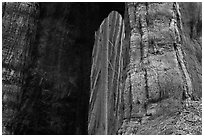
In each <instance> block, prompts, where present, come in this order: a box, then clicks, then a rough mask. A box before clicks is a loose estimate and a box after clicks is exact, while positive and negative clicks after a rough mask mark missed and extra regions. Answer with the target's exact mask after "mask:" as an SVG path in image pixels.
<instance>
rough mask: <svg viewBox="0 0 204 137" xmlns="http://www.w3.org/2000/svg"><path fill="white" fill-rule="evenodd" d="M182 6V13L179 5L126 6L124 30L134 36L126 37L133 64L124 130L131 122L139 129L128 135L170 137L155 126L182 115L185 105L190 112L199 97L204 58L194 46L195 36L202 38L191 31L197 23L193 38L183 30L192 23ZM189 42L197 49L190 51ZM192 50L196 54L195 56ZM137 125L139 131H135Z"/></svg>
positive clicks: (125, 93) (128, 87) (126, 91)
mask: <svg viewBox="0 0 204 137" xmlns="http://www.w3.org/2000/svg"><path fill="white" fill-rule="evenodd" d="M198 5H199V4H198ZM198 5H194V6H195V7H196V6H197V7H199V6H198ZM181 6H182V8H183V9H182V8H181V7H180V4H179V3H176V2H175V3H140V2H138V3H127V13H128V18H126V20H128V21H129V22H128V23H129V29H127V28H126V30H130V31H128V32H127V34H126V36H129V37H130V38H129V39H130V40H129V45H130V46H129V47H130V48H129V58H130V62H129V64H128V68H127V75H128V77H127V79H126V82H125V90H124V112H125V114H124V121H123V126H122V127H125V125H126V124H127V123H129V125H131V124H132V123H131V122H133V121H135V122H136V124H135V129H132V130H131V131H127V132H126V133H124V134H166V133H164V132H163V131H160V130H159V129H158V128H157V127H158V126H155V125H153V123H154V122H155V123H159V122H158V121H157V120H159V121H162V120H163V122H164V123H165V122H166V121H165V120H167V121H168V118H167V117H169V116H172V115H176V114H177V113H180V111H181V109H182V104H183V102H185V103H186V106H188V103H189V101H191V100H195V99H198V98H199V96H200V95H201V90H200V86H202V85H201V82H200V81H201V70H200V69H201V62H200V63H199V59H201V58H200V56H199V55H201V53H198V55H197V56H199V57H197V58H196V55H195V54H196V53H195V51H197V50H196V49H199V48H201V47H200V46H199V44H198V43H199V40H192V39H191V40H190V37H191V35H192V36H197V38H198V39H199V38H200V37H199V36H200V34H199V33H198V32H196V31H197V30H196V31H193V30H195V26H196V25H195V24H196V23H197V24H199V20H198V21H196V23H195V24H192V28H191V29H189V30H192V33H193V34H189V33H188V31H186V30H188V28H187V26H185V24H186V22H190V21H188V20H185V16H187V15H188V14H189V13H185V12H186V9H184V8H186V5H185V4H183V5H182V4H181ZM195 14H196V15H194V14H193V16H199V15H200V13H199V12H197V13H195ZM197 14H199V15H197ZM183 24H184V27H186V28H185V29H184V28H183ZM127 26H128V25H127ZM187 33H188V34H187ZM127 39H128V38H127ZM187 41H191V43H195V44H192V45H189V44H188V43H187ZM188 48H192V49H194V50H192V51H193V52H192V53H193V55H190V54H191V53H190V52H189V49H188ZM197 52H199V50H198V51H197ZM189 56H190V57H189ZM192 56H194V57H192ZM190 64H191V66H190ZM197 86H198V87H197ZM148 119H151V120H153V119H155V121H153V123H150V124H149V126H150V127H149V128H145V124H144V123H145V122H147V121H148ZM138 123H139V125H140V126H139V127H137V126H136V125H137V124H138ZM143 124H144V125H143ZM141 125H142V126H141ZM126 126H127V125H126ZM146 126H148V124H147V125H146ZM154 127H155V128H154ZM156 128H157V129H156ZM147 129H148V130H147ZM168 130H172V129H168ZM172 132H173V131H172ZM172 132H171V133H172ZM118 133H120V130H119V131H118ZM120 134H121V133H120Z"/></svg>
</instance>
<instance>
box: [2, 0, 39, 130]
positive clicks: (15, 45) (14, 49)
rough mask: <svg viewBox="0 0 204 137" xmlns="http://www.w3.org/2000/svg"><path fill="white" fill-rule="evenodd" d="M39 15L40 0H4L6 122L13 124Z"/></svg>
mask: <svg viewBox="0 0 204 137" xmlns="http://www.w3.org/2000/svg"><path fill="white" fill-rule="evenodd" d="M37 15H38V9H37V4H36V3H12V2H8V3H3V19H2V21H3V22H2V25H3V27H2V41H3V45H2V68H3V70H2V82H3V83H2V89H3V91H2V94H3V99H2V103H3V126H7V127H9V126H10V125H9V124H10V123H9V121H10V120H11V118H12V117H13V116H14V115H15V113H16V111H17V109H18V105H19V101H20V100H19V97H20V96H19V95H20V94H21V88H22V84H23V82H24V81H23V77H24V75H25V74H24V70H25V69H26V67H27V66H28V62H29V61H30V49H31V47H32V46H33V42H34V41H35V34H36V29H37V25H36V20H37ZM3 129H4V128H3ZM5 132H6V131H5Z"/></svg>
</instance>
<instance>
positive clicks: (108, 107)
mask: <svg viewBox="0 0 204 137" xmlns="http://www.w3.org/2000/svg"><path fill="white" fill-rule="evenodd" d="M123 38H124V22H123V20H122V17H121V15H119V13H117V12H115V11H113V12H111V13H110V14H109V16H108V17H107V18H106V19H105V20H104V21H103V22H102V24H101V26H100V28H99V30H98V31H97V32H96V33H95V44H94V49H93V54H92V58H93V60H92V69H91V92H90V101H89V102H90V106H89V127H88V130H89V134H114V133H115V132H116V130H117V129H118V128H119V126H120V121H121V115H122V107H121V104H122V89H121V84H122V68H123V57H122V52H123Z"/></svg>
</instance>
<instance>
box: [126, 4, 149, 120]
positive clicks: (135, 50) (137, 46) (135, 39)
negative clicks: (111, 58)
mask: <svg viewBox="0 0 204 137" xmlns="http://www.w3.org/2000/svg"><path fill="white" fill-rule="evenodd" d="M127 6H128V16H129V24H130V28H131V31H130V49H129V58H130V63H129V65H128V69H127V70H128V72H127V73H128V77H127V79H126V85H125V90H124V101H125V102H124V105H125V107H124V108H125V110H124V111H125V117H124V118H128V119H129V118H140V117H142V116H143V115H144V114H145V109H144V106H145V102H146V94H147V93H146V92H147V91H146V90H147V89H146V78H145V77H146V71H145V68H144V65H145V64H146V63H148V48H149V47H148V46H149V45H148V29H147V21H146V15H147V7H146V3H128V5H127ZM127 36H128V35H127Z"/></svg>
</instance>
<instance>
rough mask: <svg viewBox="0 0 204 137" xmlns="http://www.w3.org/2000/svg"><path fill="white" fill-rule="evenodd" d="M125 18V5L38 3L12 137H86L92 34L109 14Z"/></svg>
mask: <svg viewBox="0 0 204 137" xmlns="http://www.w3.org/2000/svg"><path fill="white" fill-rule="evenodd" d="M113 10H115V11H118V12H119V13H120V14H121V15H122V16H124V11H125V3H39V11H40V13H39V20H38V25H37V32H36V40H35V43H34V44H33V47H32V48H31V53H30V54H31V56H32V57H31V61H30V62H29V63H28V64H29V65H28V67H27V68H26V69H25V70H24V72H25V78H24V84H23V88H22V94H21V96H20V103H19V106H18V114H17V115H16V116H14V118H13V120H12V121H11V122H10V124H9V125H8V126H7V128H8V129H9V130H10V131H11V132H12V133H14V134H26V135H31V134H36V135H46V134H47V135H48V134H50V135H53V134H55V135H67V134H84V135H85V134H88V131H87V130H88V106H89V90H90V72H91V60H92V49H93V45H94V36H95V35H94V34H95V31H97V30H98V28H99V26H100V24H101V22H102V21H103V20H104V19H105V18H106V17H107V16H108V14H109V13H110V12H111V11H113Z"/></svg>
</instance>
